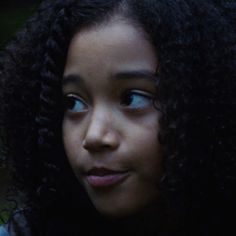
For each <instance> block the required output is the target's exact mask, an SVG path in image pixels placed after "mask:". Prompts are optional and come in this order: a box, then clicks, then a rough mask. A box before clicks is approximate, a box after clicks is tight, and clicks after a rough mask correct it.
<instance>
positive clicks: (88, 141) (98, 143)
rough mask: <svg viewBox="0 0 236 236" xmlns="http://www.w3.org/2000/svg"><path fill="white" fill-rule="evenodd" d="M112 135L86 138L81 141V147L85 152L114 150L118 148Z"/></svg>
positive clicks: (115, 138) (116, 139)
mask: <svg viewBox="0 0 236 236" xmlns="http://www.w3.org/2000/svg"><path fill="white" fill-rule="evenodd" d="M113 136H114V135H111V134H107V135H105V136H104V137H103V138H101V137H100V138H98V137H96V138H95V137H93V138H92V137H86V138H85V139H84V140H83V141H82V146H83V148H84V149H86V150H87V151H104V150H114V149H116V148H117V147H118V146H119V141H118V138H117V137H115V136H114V137H113Z"/></svg>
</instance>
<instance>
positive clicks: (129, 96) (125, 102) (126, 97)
mask: <svg viewBox="0 0 236 236" xmlns="http://www.w3.org/2000/svg"><path fill="white" fill-rule="evenodd" d="M132 100H133V95H132V94H131V93H130V92H127V93H125V94H124V96H123V101H122V105H130V104H131V102H132Z"/></svg>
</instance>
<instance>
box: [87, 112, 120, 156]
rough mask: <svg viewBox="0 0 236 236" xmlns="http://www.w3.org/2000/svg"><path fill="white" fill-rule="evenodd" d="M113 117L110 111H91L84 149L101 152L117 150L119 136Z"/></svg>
mask: <svg viewBox="0 0 236 236" xmlns="http://www.w3.org/2000/svg"><path fill="white" fill-rule="evenodd" d="M113 117H114V116H113V114H112V111H110V110H109V109H107V108H105V109H104V108H103V109H97V110H94V111H93V113H92V115H91V117H90V121H89V123H88V126H87V129H86V133H85V137H84V140H83V148H84V149H86V150H87V151H89V152H101V151H109V150H110V151H111V150H115V149H117V148H118V146H119V135H118V131H117V129H116V127H115V125H114V123H115V122H114V119H113Z"/></svg>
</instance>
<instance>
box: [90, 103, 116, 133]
mask: <svg viewBox="0 0 236 236" xmlns="http://www.w3.org/2000/svg"><path fill="white" fill-rule="evenodd" d="M111 121H112V111H111V110H110V109H108V107H106V106H100V107H97V108H95V109H94V110H93V112H92V114H91V117H90V121H89V124H88V130H87V133H88V134H91V135H102V134H104V133H106V132H108V130H109V129H111V127H110V125H111V123H112V122H111Z"/></svg>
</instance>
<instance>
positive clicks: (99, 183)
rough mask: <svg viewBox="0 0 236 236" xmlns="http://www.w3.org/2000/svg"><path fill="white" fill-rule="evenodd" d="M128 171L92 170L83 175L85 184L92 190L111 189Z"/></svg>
mask: <svg viewBox="0 0 236 236" xmlns="http://www.w3.org/2000/svg"><path fill="white" fill-rule="evenodd" d="M127 176H128V171H116V170H111V169H107V168H92V169H91V170H90V171H88V172H87V173H86V175H85V179H86V181H87V183H88V184H89V185H90V186H91V187H93V188H104V187H112V186H114V185H117V184H119V183H121V182H122V181H123V180H125V179H126V177H127Z"/></svg>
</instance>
